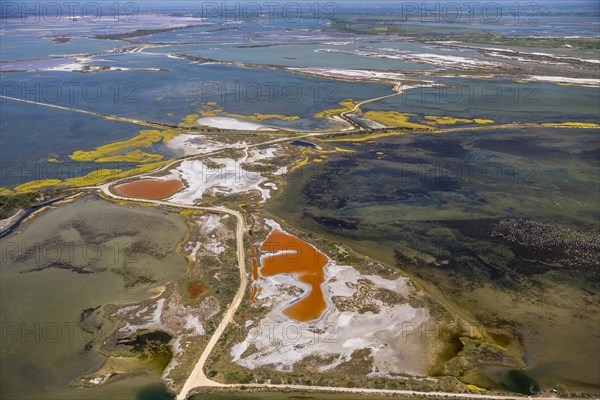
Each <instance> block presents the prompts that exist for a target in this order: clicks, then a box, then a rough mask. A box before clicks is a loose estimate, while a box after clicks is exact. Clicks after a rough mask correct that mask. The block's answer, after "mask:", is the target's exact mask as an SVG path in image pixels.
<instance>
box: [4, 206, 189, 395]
mask: <svg viewBox="0 0 600 400" xmlns="http://www.w3.org/2000/svg"><path fill="white" fill-rule="evenodd" d="M148 227H152V229H148ZM21 229H22V230H23V232H22V233H20V234H12V235H9V236H8V237H6V238H4V239H2V241H1V242H0V245H1V246H2V257H3V263H2V270H1V271H0V274H1V279H0V285H1V289H2V290H1V291H0V292H1V296H2V302H1V307H2V313H1V315H2V327H3V342H2V348H1V351H2V357H1V365H2V382H3V383H2V398H16V397H18V398H52V399H55V398H78V399H82V398H99V397H102V395H101V394H100V393H104V392H107V393H108V392H113V393H114V394H115V395H116V394H118V393H127V392H129V393H130V395H125V396H123V397H119V396H116V397H112V398H131V397H133V396H131V393H132V392H135V391H137V390H138V389H135V388H136V387H140V386H144V385H147V384H148V383H150V382H153V381H152V380H151V379H150V378H142V379H134V380H132V381H131V382H130V383H128V380H125V381H120V382H119V383H117V384H116V385H114V386H113V384H108V386H107V387H106V388H102V389H99V390H98V389H93V390H86V389H69V388H68V385H69V383H70V382H71V380H73V379H75V378H77V377H79V376H81V375H84V374H89V373H91V372H94V371H95V370H96V369H97V368H99V367H100V366H101V365H102V363H103V362H104V357H103V356H102V355H100V354H98V353H96V352H95V351H94V350H90V349H87V350H86V346H89V343H91V345H92V346H95V345H97V344H98V341H99V340H100V339H101V337H102V335H104V334H106V333H108V331H109V330H110V329H111V323H110V321H107V320H104V319H101V318H100V317H99V316H98V315H97V314H96V313H94V315H95V317H94V318H87V317H86V313H84V310H86V309H95V308H96V307H102V306H103V305H105V304H109V303H124V302H131V301H137V300H141V299H143V298H147V297H149V296H150V295H151V294H150V292H149V290H150V289H152V288H156V287H158V286H161V285H163V284H165V283H166V282H168V281H170V280H172V279H174V278H176V277H177V276H179V275H180V274H181V273H182V272H183V268H184V265H185V263H184V259H183V257H180V256H179V255H178V254H177V252H176V248H177V245H178V243H179V241H180V240H181V238H182V237H183V236H184V235H185V233H186V232H187V226H186V224H185V222H184V219H183V218H182V217H181V216H180V215H178V214H174V213H169V212H166V211H163V210H159V209H156V208H152V207H137V206H134V207H123V206H117V205H114V204H112V203H110V202H107V201H105V200H100V199H97V198H95V197H86V198H82V199H80V200H77V201H76V202H74V203H72V204H68V205H63V206H61V207H59V208H56V209H52V210H49V211H46V212H44V214H43V215H41V216H39V217H37V218H35V219H34V220H32V221H31V222H28V223H26V224H25V225H24V226H23V227H22V228H21ZM133 246H134V247H135V248H136V249H137V250H136V251H135V252H132V251H131V249H132V248H133ZM25 329H29V330H31V331H32V332H33V333H30V334H27V333H26V332H25ZM36 339H37V340H36ZM59 367H60V368H59Z"/></svg>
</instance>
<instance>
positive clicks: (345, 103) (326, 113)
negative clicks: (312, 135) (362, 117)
mask: <svg viewBox="0 0 600 400" xmlns="http://www.w3.org/2000/svg"><path fill="white" fill-rule="evenodd" d="M356 104H357V103H355V102H354V100H352V99H346V100H342V101H340V102H339V105H341V106H342V107H341V108H332V109H329V110H323V111H320V112H318V113H316V114H315V115H314V117H315V118H326V117H332V116H334V115H338V114H341V113H343V112H346V111H352V110H353V109H354V107H356ZM357 112H360V109H358V110H357Z"/></svg>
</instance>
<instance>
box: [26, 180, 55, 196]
mask: <svg viewBox="0 0 600 400" xmlns="http://www.w3.org/2000/svg"><path fill="white" fill-rule="evenodd" d="M60 182H61V181H60V179H40V180H37V181H31V182H26V183H23V184H21V185H19V186H17V187H15V192H17V193H27V192H33V191H34V190H37V189H41V188H43V187H47V186H56V185H58V184H59V183H60Z"/></svg>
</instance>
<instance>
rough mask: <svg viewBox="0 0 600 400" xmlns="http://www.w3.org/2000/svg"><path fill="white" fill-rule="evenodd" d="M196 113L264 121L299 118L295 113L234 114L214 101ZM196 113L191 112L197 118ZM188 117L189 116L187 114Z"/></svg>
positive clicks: (206, 115) (205, 115) (207, 115)
mask: <svg viewBox="0 0 600 400" xmlns="http://www.w3.org/2000/svg"><path fill="white" fill-rule="evenodd" d="M198 114H200V115H201V116H203V117H230V118H237V119H245V120H250V121H265V120H268V119H278V120H280V121H295V120H298V119H300V117H299V116H297V115H283V114H261V113H254V114H253V115H242V114H234V113H230V112H226V111H225V110H223V109H222V108H219V107H217V106H216V103H215V102H209V103H206V104H205V105H204V107H203V108H201V109H200V110H198ZM198 114H193V115H194V116H195V117H196V119H197V118H198ZM188 117H190V116H188Z"/></svg>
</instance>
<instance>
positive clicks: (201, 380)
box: [98, 182, 248, 399]
mask: <svg viewBox="0 0 600 400" xmlns="http://www.w3.org/2000/svg"><path fill="white" fill-rule="evenodd" d="M114 184H115V182H111V183H106V184H104V185H101V186H99V187H98V189H99V190H100V191H102V193H103V194H104V195H105V196H107V197H111V198H114V199H118V200H126V201H136V202H143V203H151V204H157V205H162V206H168V207H176V208H183V209H186V210H200V211H214V212H221V213H226V214H229V215H233V216H234V217H235V218H236V219H237V227H236V230H235V236H236V242H237V260H238V268H239V270H240V287H239V288H238V291H237V293H236V294H235V297H234V298H233V300H232V301H231V303H230V304H229V307H228V308H227V311H225V315H223V319H222V320H221V323H220V324H219V326H218V327H217V329H216V330H215V332H214V333H213V335H212V337H211V338H210V340H209V342H208V344H207V345H206V347H205V348H204V350H203V351H202V354H201V355H200V358H199V359H198V361H197V362H196V365H195V366H194V369H193V370H192V373H191V374H190V376H189V377H188V379H187V381H186V382H185V385H184V386H183V388H182V389H181V392H180V394H179V396H178V397H177V398H178V399H185V398H186V396H187V393H188V392H189V391H190V390H191V389H193V388H195V387H198V386H222V384H221V383H219V382H215V381H212V380H210V379H208V378H207V377H206V375H205V374H204V364H205V363H206V360H207V359H208V356H209V355H210V353H211V352H212V350H213V348H214V347H215V345H216V344H217V342H218V341H219V338H220V337H221V334H222V333H223V332H224V331H225V329H226V328H227V325H229V323H230V322H231V321H232V320H233V316H234V314H235V312H236V311H237V309H238V307H239V306H240V304H241V303H242V300H243V298H244V295H245V293H246V287H247V286H248V275H247V273H246V261H245V260H246V256H245V251H244V231H245V230H246V224H245V223H244V217H243V215H242V214H241V213H240V212H239V211H235V210H231V209H229V208H226V207H200V206H190V205H181V204H174V203H170V202H168V201H164V200H148V199H134V198H130V197H124V196H119V195H117V194H114V193H113V192H111V190H110V187H111V186H112V185H114Z"/></svg>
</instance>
